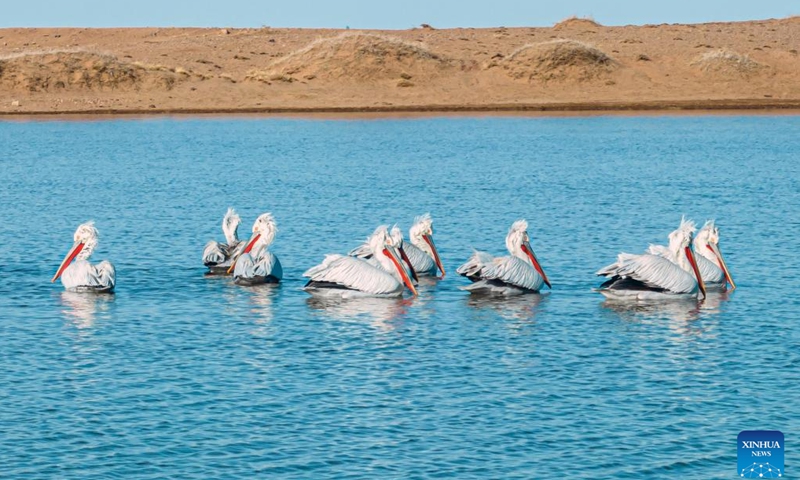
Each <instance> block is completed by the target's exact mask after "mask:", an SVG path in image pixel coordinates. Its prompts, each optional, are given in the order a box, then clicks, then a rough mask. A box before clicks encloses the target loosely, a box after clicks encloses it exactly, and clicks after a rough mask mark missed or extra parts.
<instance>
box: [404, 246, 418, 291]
mask: <svg viewBox="0 0 800 480" xmlns="http://www.w3.org/2000/svg"><path fill="white" fill-rule="evenodd" d="M400 257H401V258H402V259H403V261H404V262H406V265H408V271H409V272H411V276H412V277H413V278H414V281H415V282H417V283H419V277H418V276H417V271H416V270H414V265H411V260H409V259H408V255H406V249H405V248H403V247H400Z"/></svg>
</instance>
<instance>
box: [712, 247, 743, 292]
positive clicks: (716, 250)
mask: <svg viewBox="0 0 800 480" xmlns="http://www.w3.org/2000/svg"><path fill="white" fill-rule="evenodd" d="M706 246H707V247H708V249H709V250H711V251H712V252H714V255H715V256H716V257H717V261H718V263H719V268H721V269H722V271H723V272H725V278H726V279H727V280H728V283H730V284H731V291H733V290H736V284H735V283H733V278H732V277H731V272H730V271H728V265H726V264H725V259H724V258H722V252H720V251H719V247H718V246H717V245H716V244H713V243H708V244H706Z"/></svg>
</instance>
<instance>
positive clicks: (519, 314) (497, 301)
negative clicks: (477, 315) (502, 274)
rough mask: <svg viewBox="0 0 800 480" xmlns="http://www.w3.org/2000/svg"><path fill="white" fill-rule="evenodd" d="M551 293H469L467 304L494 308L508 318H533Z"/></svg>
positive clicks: (479, 307)
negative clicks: (503, 294) (510, 294)
mask: <svg viewBox="0 0 800 480" xmlns="http://www.w3.org/2000/svg"><path fill="white" fill-rule="evenodd" d="M549 297H550V294H549V293H541V294H529V295H512V296H498V295H474V294H473V295H469V296H467V297H465V298H466V300H467V306H468V307H470V308H474V309H477V310H479V311H480V310H492V311H493V312H494V313H496V314H498V315H499V316H500V317H501V318H504V319H506V320H532V319H533V318H534V317H535V316H536V313H537V312H538V311H539V309H540V308H541V304H542V303H543V302H545V301H546V300H547V299H548V298H549Z"/></svg>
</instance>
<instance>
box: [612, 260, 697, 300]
mask: <svg viewBox="0 0 800 480" xmlns="http://www.w3.org/2000/svg"><path fill="white" fill-rule="evenodd" d="M615 265H616V270H614V271H613V272H612V274H611V276H613V275H619V276H621V277H630V278H633V279H635V280H638V281H640V282H642V283H644V284H645V285H648V286H650V287H654V288H663V289H665V290H669V291H670V292H675V293H692V292H694V291H695V289H696V288H697V282H696V281H695V279H694V277H693V276H692V275H690V274H689V273H687V272H685V271H684V270H683V269H682V268H681V267H679V266H678V265H676V264H675V263H672V262H670V261H669V260H667V259H665V258H663V257H659V256H656V255H650V254H644V255H631V254H628V253H620V254H619V257H618V258H617V263H616V264H615ZM610 267H611V266H609V267H606V269H608V268H610ZM604 270H605V269H604ZM602 271H603V270H601V272H602ZM599 273H600V272H598V274H599ZM606 276H609V275H606Z"/></svg>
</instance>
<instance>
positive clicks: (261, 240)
mask: <svg viewBox="0 0 800 480" xmlns="http://www.w3.org/2000/svg"><path fill="white" fill-rule="evenodd" d="M277 232H278V227H277V224H276V223H275V218H274V217H273V216H272V214H271V213H263V214H261V215H259V217H258V218H256V221H255V223H253V235H252V236H251V237H250V240H248V241H247V244H246V246H245V247H244V249H243V250H242V252H241V253H240V254H239V255H238V256H237V257H235V258H234V260H233V261H232V263H231V266H230V267H229V268H228V273H231V272H233V281H234V283H236V284H238V285H257V284H261V283H278V282H280V281H281V278H283V268H282V267H281V262H280V260H278V257H276V256H275V255H274V254H273V253H272V252H270V251H269V250H267V248H268V247H269V246H270V245H271V244H272V241H273V240H275V234H276V233H277Z"/></svg>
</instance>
